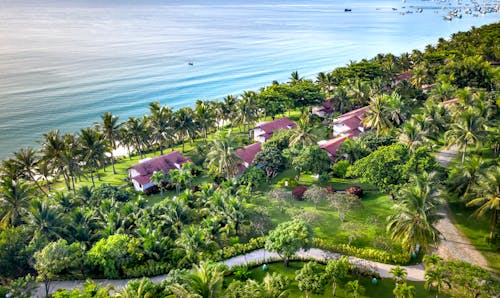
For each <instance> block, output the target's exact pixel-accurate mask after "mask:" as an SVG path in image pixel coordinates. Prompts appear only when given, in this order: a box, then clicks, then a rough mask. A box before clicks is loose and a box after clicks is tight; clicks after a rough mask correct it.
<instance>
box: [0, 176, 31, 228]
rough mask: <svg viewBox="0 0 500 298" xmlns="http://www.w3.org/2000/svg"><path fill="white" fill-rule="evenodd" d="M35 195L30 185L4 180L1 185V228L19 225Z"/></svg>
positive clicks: (9, 179)
mask: <svg viewBox="0 0 500 298" xmlns="http://www.w3.org/2000/svg"><path fill="white" fill-rule="evenodd" d="M34 193H35V191H34V189H33V187H32V186H31V185H29V184H28V183H25V182H22V181H20V180H19V181H16V180H12V179H11V178H5V179H3V180H2V181H1V184H0V207H1V208H0V216H1V219H0V227H2V228H6V227H10V226H17V225H19V224H20V223H21V221H22V218H23V216H24V215H25V214H26V213H27V211H28V209H29V207H30V202H31V199H32V198H33V197H34Z"/></svg>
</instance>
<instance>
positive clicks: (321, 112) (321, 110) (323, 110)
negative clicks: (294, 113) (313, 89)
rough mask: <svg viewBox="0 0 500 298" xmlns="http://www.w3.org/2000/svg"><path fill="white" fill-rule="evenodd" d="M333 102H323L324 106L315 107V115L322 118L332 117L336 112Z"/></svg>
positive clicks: (329, 99)
mask: <svg viewBox="0 0 500 298" xmlns="http://www.w3.org/2000/svg"><path fill="white" fill-rule="evenodd" d="M331 101H332V99H331V98H327V99H325V102H323V105H321V106H315V107H313V108H312V113H313V114H314V115H318V116H319V117H321V118H326V117H328V116H330V115H331V114H333V112H334V107H333V103H332V102H331Z"/></svg>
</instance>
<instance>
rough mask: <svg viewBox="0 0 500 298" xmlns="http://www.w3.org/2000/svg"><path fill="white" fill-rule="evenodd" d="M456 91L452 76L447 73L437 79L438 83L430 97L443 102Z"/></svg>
mask: <svg viewBox="0 0 500 298" xmlns="http://www.w3.org/2000/svg"><path fill="white" fill-rule="evenodd" d="M455 92H456V89H455V87H454V86H453V85H452V84H451V82H450V78H449V77H448V76H446V75H442V76H440V77H439V79H438V80H437V81H436V85H435V86H434V88H433V89H432V91H431V94H430V96H429V98H430V99H432V100H435V101H438V102H442V101H446V100H448V99H450V98H452V97H453V95H454V94H455Z"/></svg>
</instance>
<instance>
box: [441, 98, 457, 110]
mask: <svg viewBox="0 0 500 298" xmlns="http://www.w3.org/2000/svg"><path fill="white" fill-rule="evenodd" d="M457 101H458V98H452V99H449V100H447V101H443V105H444V107H445V108H447V107H449V106H450V104H452V103H456V102H457Z"/></svg>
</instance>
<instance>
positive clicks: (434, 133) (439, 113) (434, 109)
mask: <svg viewBox="0 0 500 298" xmlns="http://www.w3.org/2000/svg"><path fill="white" fill-rule="evenodd" d="M414 118H415V117H414ZM450 122H451V119H450V115H449V112H448V109H447V108H445V106H444V105H443V104H441V103H438V104H436V103H434V102H432V101H427V102H426V103H425V104H424V111H423V113H422V121H421V124H422V128H423V130H424V131H426V132H427V136H426V137H427V138H429V139H432V140H437V139H438V138H439V137H440V136H441V133H442V132H444V131H446V130H447V129H448V126H449V123H450Z"/></svg>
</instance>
